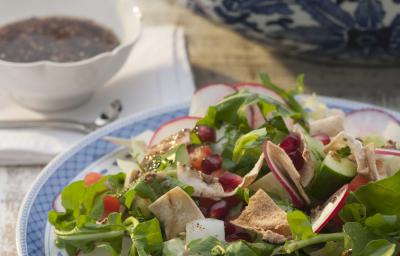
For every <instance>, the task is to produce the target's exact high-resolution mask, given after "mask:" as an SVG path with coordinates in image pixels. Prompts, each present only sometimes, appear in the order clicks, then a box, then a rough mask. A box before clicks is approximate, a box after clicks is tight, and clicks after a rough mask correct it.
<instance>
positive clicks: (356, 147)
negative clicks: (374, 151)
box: [324, 132, 369, 175]
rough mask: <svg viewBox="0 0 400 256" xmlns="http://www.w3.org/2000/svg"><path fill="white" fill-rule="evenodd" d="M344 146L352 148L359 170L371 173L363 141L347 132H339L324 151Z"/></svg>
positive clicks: (364, 173)
mask: <svg viewBox="0 0 400 256" xmlns="http://www.w3.org/2000/svg"><path fill="white" fill-rule="evenodd" d="M344 147H349V148H350V149H351V157H352V158H353V159H354V160H355V161H356V164H357V172H358V173H360V174H362V175H367V174H368V173H369V164H368V159H367V155H366V152H365V149H364V147H363V145H362V143H361V141H359V140H357V139H355V138H353V137H352V136H351V135H350V134H348V133H346V132H341V133H339V134H338V135H336V136H335V137H334V138H333V139H332V141H331V142H330V143H329V144H328V145H326V146H325V148H324V151H325V153H329V151H336V150H339V149H342V148H344Z"/></svg>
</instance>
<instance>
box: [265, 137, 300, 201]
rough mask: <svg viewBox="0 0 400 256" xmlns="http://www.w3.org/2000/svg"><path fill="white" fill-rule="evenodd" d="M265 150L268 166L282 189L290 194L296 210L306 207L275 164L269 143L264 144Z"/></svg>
mask: <svg viewBox="0 0 400 256" xmlns="http://www.w3.org/2000/svg"><path fill="white" fill-rule="evenodd" d="M263 148H264V149H263V150H264V156H265V160H266V162H267V164H268V167H269V169H270V170H271V171H272V173H273V174H274V176H275V178H276V179H277V180H278V181H279V183H280V184H281V185H282V187H283V188H284V189H285V190H286V191H287V192H288V194H289V196H290V198H291V200H292V203H293V204H294V206H295V207H296V208H301V207H302V206H303V205H304V202H303V199H302V198H301V197H300V195H299V194H298V193H297V191H296V189H295V188H294V186H292V185H291V184H290V182H289V181H288V179H287V178H286V177H285V175H284V174H283V173H282V172H281V170H280V169H279V168H278V167H277V166H276V164H275V163H274V159H273V158H272V157H271V154H270V153H269V150H268V146H267V143H265V144H264V147H263Z"/></svg>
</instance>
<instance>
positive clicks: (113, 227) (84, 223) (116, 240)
mask: <svg viewBox="0 0 400 256" xmlns="http://www.w3.org/2000/svg"><path fill="white" fill-rule="evenodd" d="M55 233H56V236H57V238H56V239H57V240H56V243H57V246H59V247H61V248H66V250H67V252H68V253H69V254H70V255H75V254H76V252H77V251H81V252H84V253H87V252H91V251H93V250H94V249H95V248H96V242H98V241H101V242H102V243H106V244H108V245H109V249H110V250H111V249H112V252H113V253H116V254H117V255H118V254H119V253H120V252H121V248H122V237H123V236H124V233H125V227H124V225H123V224H122V221H121V214H120V213H111V214H110V215H109V217H108V220H107V222H106V223H104V224H97V223H96V222H95V220H93V219H92V218H90V217H88V216H85V215H81V216H79V218H78V219H77V226H76V227H75V228H74V229H72V230H69V231H63V230H58V229H56V230H55Z"/></svg>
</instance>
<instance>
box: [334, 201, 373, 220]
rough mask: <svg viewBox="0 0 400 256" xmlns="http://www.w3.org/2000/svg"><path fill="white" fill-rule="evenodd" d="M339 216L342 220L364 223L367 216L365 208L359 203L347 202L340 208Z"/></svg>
mask: <svg viewBox="0 0 400 256" xmlns="http://www.w3.org/2000/svg"><path fill="white" fill-rule="evenodd" d="M339 216H340V218H341V219H342V220H343V221H344V222H360V223H364V220H365V218H366V217H367V209H366V208H365V206H364V205H363V204H360V203H348V204H346V205H345V206H344V207H343V208H342V210H341V211H340V213H339Z"/></svg>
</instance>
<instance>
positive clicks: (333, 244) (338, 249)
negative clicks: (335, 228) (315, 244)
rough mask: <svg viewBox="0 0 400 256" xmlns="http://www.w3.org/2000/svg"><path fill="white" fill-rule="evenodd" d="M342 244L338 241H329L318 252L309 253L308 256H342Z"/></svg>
mask: <svg viewBox="0 0 400 256" xmlns="http://www.w3.org/2000/svg"><path fill="white" fill-rule="evenodd" d="M343 250H344V248H343V243H342V242H340V241H329V242H327V243H326V244H325V246H324V247H323V248H321V249H319V250H316V251H315V250H314V251H311V252H309V254H310V256H327V255H329V256H342V255H343Z"/></svg>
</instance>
